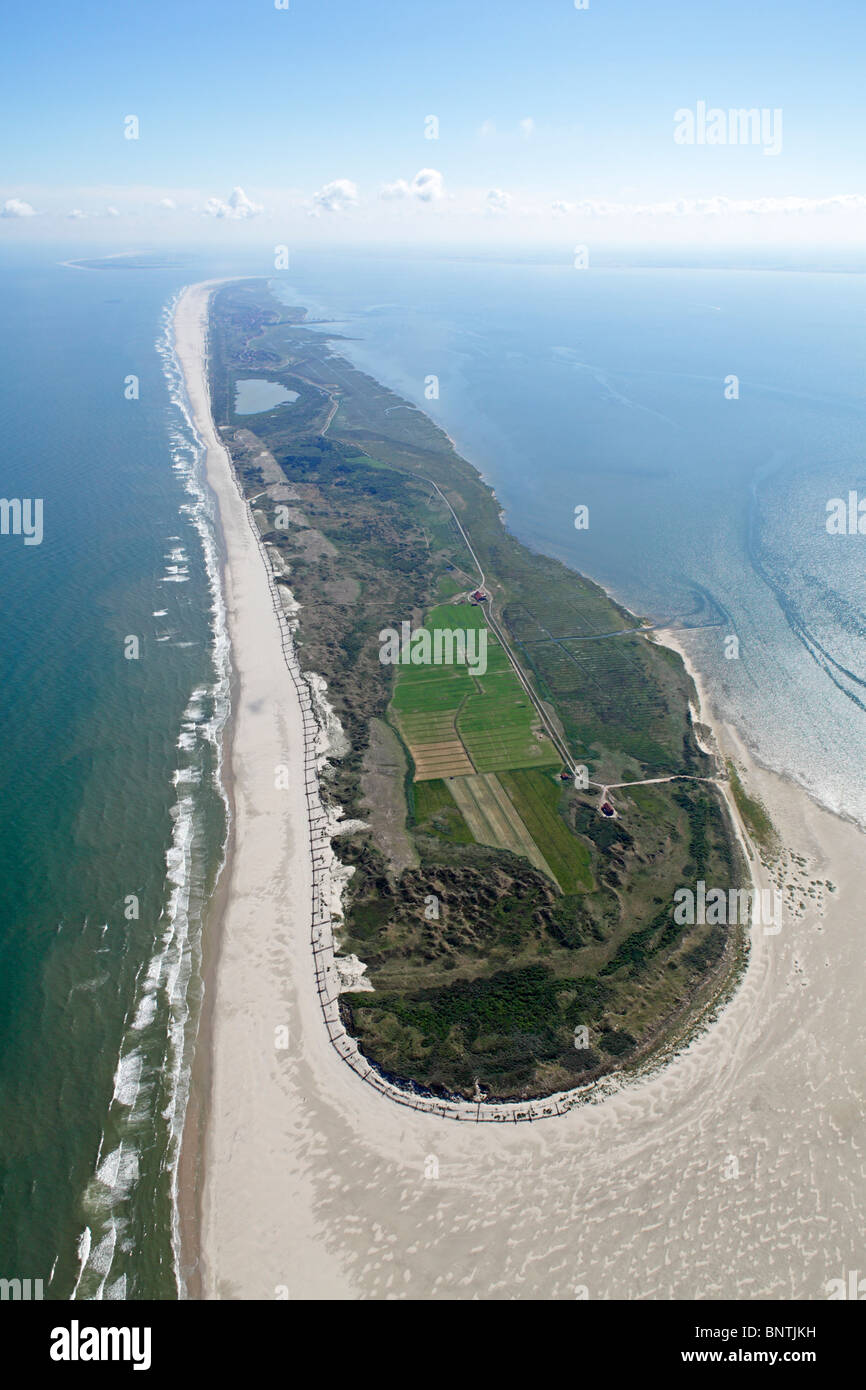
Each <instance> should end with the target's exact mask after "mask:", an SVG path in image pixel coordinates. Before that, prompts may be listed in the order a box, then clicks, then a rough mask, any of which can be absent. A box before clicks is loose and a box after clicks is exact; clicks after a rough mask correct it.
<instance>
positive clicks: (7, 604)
mask: <svg viewBox="0 0 866 1390" xmlns="http://www.w3.org/2000/svg"><path fill="white" fill-rule="evenodd" d="M57 260H58V257H57V256H56V253H55V254H53V255H45V254H41V255H37V254H36V253H32V255H31V256H30V258H28V256H27V255H26V254H25V253H22V252H18V253H16V254H14V255H13V254H12V253H10V252H5V253H4V255H3V257H2V259H0V306H2V321H3V324H4V334H3V340H2V344H0V354H2V362H0V380H2V383H3V391H2V402H3V403H2V466H0V495H2V496H3V497H5V498H7V499H12V498H16V499H34V500H35V499H41V502H42V509H43V537H42V541H41V544H34V545H25V543H24V538H23V536H22V535H14V534H7V535H2V536H0V583H2V603H0V711H2V728H3V751H2V760H0V1277H3V1278H8V1279H12V1278H21V1279H31V1280H42V1281H43V1289H44V1296H45V1297H46V1298H60V1299H66V1298H70V1297H72V1296H73V1295H74V1296H76V1297H79V1298H99V1297H115V1298H123V1297H137V1298H141V1297H158V1298H172V1297H175V1296H176V1295H177V1293H178V1291H179V1290H180V1289H182V1283H183V1271H182V1269H181V1268H180V1260H179V1252H178V1241H177V1232H176V1220H175V1214H174V1211H175V1209H174V1185H175V1181H176V1162H177V1149H178V1138H179V1133H180V1125H181V1121H182V1118H183V1112H184V1105H185V1099H186V1090H187V1084H188V1063H189V1057H190V1045H191V1042H192V1033H193V1028H194V1020H195V1015H196V1008H197V1002H198V995H199V986H198V980H197V965H198V952H199V947H200V927H201V909H202V903H203V901H204V899H205V897H206V895H207V893H208V892H209V891H210V888H211V887H212V884H213V882H214V877H215V874H216V872H217V870H218V867H219V864H220V861H221V855H222V849H223V844H224V839H225V830H226V811H225V806H224V801H223V797H222V794H221V791H220V787H219V780H218V771H219V769H218V759H219V754H218V739H219V732H220V728H221V725H222V721H223V720H224V718H225V715H226V710H227V690H228V684H227V655H226V649H225V639H224V631H223V621H222V614H221V600H220V599H219V594H218V586H215V580H216V576H217V572H218V571H217V551H216V545H217V539H216V535H215V529H214V522H213V516H212V510H211V503H210V501H209V495H208V494H207V493H206V491H205V490H204V488H203V485H202V483H201V479H200V471H199V462H198V449H197V446H196V441H195V438H194V436H193V434H192V432H191V429H190V427H189V425H188V422H187V421H186V420H185V418H184V413H183V410H182V408H181V399H182V397H181V393H180V391H179V378H178V375H177V371H176V367H175V366H174V365H173V363H172V357H171V351H170V341H169V337H168V334H167V326H168V317H167V311H168V309H169V307H170V305H171V303H172V301H173V299H174V297H175V296H176V294H177V291H178V289H179V288H180V287H181V286H182V285H183V284H185V283H188V282H190V281H191V280H195V279H198V278H201V275H200V273H199V272H197V271H196V270H194V269H193V270H191V269H190V267H189V266H185V265H177V266H168V267H165V268H162V269H153V270H147V271H142V270H138V271H134V270H123V269H117V270H112V271H105V272H103V271H92V270H76V269H72V268H69V267H66V266H62V265H60V264H58V263H57ZM133 376H134V377H137V378H138V387H137V398H136V390H135V386H134V383H132V382H130V381H129V378H130V377H133ZM131 639H134V640H131ZM136 644H137V656H136V655H135V651H136Z"/></svg>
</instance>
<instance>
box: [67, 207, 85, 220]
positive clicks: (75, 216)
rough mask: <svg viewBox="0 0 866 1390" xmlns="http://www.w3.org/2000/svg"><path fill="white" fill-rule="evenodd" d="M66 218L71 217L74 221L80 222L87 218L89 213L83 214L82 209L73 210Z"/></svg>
mask: <svg viewBox="0 0 866 1390" xmlns="http://www.w3.org/2000/svg"><path fill="white" fill-rule="evenodd" d="M66 216H67V217H71V218H72V219H73V220H74V221H78V220H79V219H80V218H82V217H86V216H87V213H86V212H82V211H81V208H73V209H72V211H71V212H68V213H67V214H66Z"/></svg>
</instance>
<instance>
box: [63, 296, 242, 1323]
mask: <svg viewBox="0 0 866 1390" xmlns="http://www.w3.org/2000/svg"><path fill="white" fill-rule="evenodd" d="M176 302H177V300H176V299H175V300H173V301H172V302H171V303H170V304H169V305H168V306H167V307H166V309H165V310H164V314H163V325H162V332H161V334H160V337H159V340H158V342H157V344H156V349H157V352H158V354H159V356H160V358H161V360H162V364H163V369H164V373H165V377H166V380H167V383H168V389H169V396H170V399H171V402H172V406H173V410H174V415H173V418H172V420H171V422H170V425H169V446H170V456H171V467H172V469H173V470H174V471H175V472H176V473H177V474H178V475H179V476H180V477H181V479H182V481H183V484H184V488H185V491H186V494H187V500H186V501H185V502H183V503H182V504H181V507H180V512H181V514H182V515H183V516H184V517H185V518H187V519H188V520H189V521H190V522H191V523H192V525H193V527H194V529H195V531H196V533H197V535H198V538H199V542H200V544H201V550H202V556H203V559H204V566H205V572H206V576H207V584H208V590H209V594H210V628H211V664H212V669H213V679H212V681H211V682H210V683H209V684H208V685H201V684H199V685H197V686H196V687H195V688H194V689H193V690H192V691H191V692H190V695H189V698H188V701H187V704H186V707H185V709H184V711H183V717H182V720H181V727H180V730H179V732H178V736H177V740H176V748H177V752H178V763H177V766H176V767H175V770H174V773H173V776H172V781H173V785H174V787H175V790H176V800H175V803H174V805H173V807H172V808H171V818H172V833H171V841H170V844H169V846H168V848H167V850H166V855H165V870H166V872H165V882H166V899H165V904H164V907H163V912H162V916H161V919H160V922H159V924H158V930H157V933H156V937H155V940H154V943H153V948H152V950H151V952H150V954H149V957H148V958H147V960H146V961H145V963H144V964H143V965H142V967H141V969H140V971H139V973H138V980H137V984H136V988H135V996H134V1002H133V1006H132V1009H131V1011H130V1017H129V1018H128V1021H127V1026H126V1029H125V1037H124V1040H123V1042H122V1044H121V1048H120V1052H119V1055H118V1060H117V1064H116V1068H115V1074H114V1088H113V1095H112V1099H111V1105H110V1107H109V1112H108V1119H107V1124H106V1129H105V1132H104V1133H103V1137H102V1140H101V1141H100V1145H99V1153H98V1155H97V1162H96V1168H95V1172H94V1177H93V1179H92V1180H91V1182H90V1184H89V1185H88V1188H87V1191H86V1193H85V1195H84V1199H83V1207H84V1213H85V1218H86V1223H87V1224H86V1226H85V1229H84V1231H83V1232H82V1235H81V1237H80V1239H79V1247H78V1254H79V1273H78V1278H77V1280H76V1284H75V1292H74V1293H73V1295H72V1296H73V1298H76V1297H83V1298H97V1299H98V1298H102V1297H106V1298H119V1297H125V1296H128V1290H130V1288H131V1287H132V1288H134V1282H135V1278H134V1273H133V1274H132V1285H130V1277H129V1276H128V1274H127V1272H126V1271H125V1270H122V1271H118V1270H117V1269H116V1264H117V1261H118V1255H119V1254H123V1255H125V1254H126V1253H128V1252H129V1251H131V1250H132V1248H133V1242H131V1240H130V1239H129V1238H128V1237H127V1238H124V1239H119V1237H120V1236H122V1235H123V1233H124V1232H125V1231H127V1229H128V1226H129V1219H130V1215H131V1212H132V1203H133V1202H134V1199H135V1195H136V1185H137V1183H138V1181H139V1176H140V1172H141V1164H140V1153H141V1150H142V1148H143V1147H144V1146H145V1145H146V1146H147V1147H148V1148H150V1147H152V1145H153V1142H154V1134H155V1133H156V1136H157V1142H158V1143H160V1144H164V1156H163V1159H162V1168H163V1170H164V1172H165V1173H166V1175H167V1178H168V1187H169V1193H170V1202H171V1245H172V1255H173V1266H174V1278H175V1285H176V1288H177V1291H178V1294H179V1295H181V1296H182V1294H183V1284H182V1276H181V1268H180V1233H179V1217H178V1209H177V1197H178V1194H177V1169H178V1160H179V1155H180V1144H181V1137H182V1132H183V1123H184V1118H185V1114H186V1107H187V1102H188V1098H189V1079H190V1067H191V1061H192V1048H193V1044H194V1040H195V1031H196V1027H197V1001H198V999H199V998H200V992H201V975H200V965H201V926H202V910H203V907H204V900H205V891H206V889H205V876H206V873H207V864H206V862H205V855H206V848H207V847H206V846H205V845H204V844H203V821H202V816H203V808H202V802H201V799H200V798H201V794H202V789H203V788H206V790H207V791H209V792H210V794H211V795H212V794H213V793H214V791H215V792H216V793H217V795H218V796H219V797H220V799H221V801H222V805H223V809H224V816H225V824H226V826H227V825H228V816H229V806H228V798H227V796H226V793H225V790H224V787H223V783H222V733H223V729H224V726H225V723H226V719H227V717H228V713H229V692H230V667H229V638H228V629H227V623H226V613H225V607H224V603H223V598H222V590H221V585H220V567H219V552H218V546H217V539H216V537H217V529H216V518H215V511H214V505H213V501H212V498H211V494H210V492H209V490H208V489H207V485H206V482H205V478H204V470H203V449H202V445H201V441H200V439H199V438H198V436H197V435H196V432H195V430H194V428H193V425H192V420H191V416H190V412H189V408H188V404H187V401H186V397H185V392H184V387H183V378H182V373H181V369H180V364H179V363H178V361H177V358H176V355H175V352H174V340H173V315H174V309H175V305H176ZM167 539H168V541H169V547H170V548H169V549H168V550H167V552H166V555H165V561H166V565H165V572H164V574H163V575H162V576H161V577H160V579H159V582H161V583H185V582H187V581H188V579H189V577H190V560H189V557H188V555H187V551H186V549H185V548H184V546H183V544H182V543H181V538H180V537H177V536H170V537H168V538H167ZM167 614H168V610H167V609H158V610H156V612H155V613H154V616H155V617H166V616H167ZM170 635H171V634H169V636H170ZM224 854H225V842H224V843H223V847H222V853H221V862H220V865H219V867H218V869H217V871H216V872H217V873H218V872H219V871H220V870H221V867H222V862H223V860H224ZM193 984H195V989H194V990H192V989H191V986H192V985H193ZM191 994H192V996H193V997H192V998H191ZM160 1131H161V1137H160ZM109 1133H110V1134H111V1136H112V1139H111V1146H110V1150H109V1152H108V1153H107V1155H106V1156H105V1157H104V1158H103V1157H102V1152H103V1148H104V1146H105V1144H106V1136H107V1135H108V1134H109ZM112 1275H114V1276H115V1277H111V1276H112Z"/></svg>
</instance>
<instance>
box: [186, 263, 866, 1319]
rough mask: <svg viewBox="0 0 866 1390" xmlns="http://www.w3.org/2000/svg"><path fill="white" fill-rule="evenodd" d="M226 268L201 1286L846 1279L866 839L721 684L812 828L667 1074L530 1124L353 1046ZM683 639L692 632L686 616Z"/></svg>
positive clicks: (865, 1136)
mask: <svg viewBox="0 0 866 1390" xmlns="http://www.w3.org/2000/svg"><path fill="white" fill-rule="evenodd" d="M211 283H212V282H211ZM210 292H211V284H210V283H209V284H205V285H200V286H193V287H192V288H191V289H189V290H187V291H186V292H185V293H184V295H183V296H182V298H181V300H180V302H179V304H178V307H177V310H176V315H175V334H176V350H177V353H178V357H179V360H180V362H181V365H182V367H183V371H184V374H185V378H186V384H187V390H188V394H189V399H190V403H191V406H192V410H193V413H194V417H195V424H196V428H197V430H198V432H199V434H200V436H201V437H202V439H203V440H204V442H205V445H206V448H207V476H208V481H209V483H210V486H211V487H212V489H213V491H214V494H215V496H216V498H217V503H218V507H219V519H220V523H221V527H222V532H223V541H224V547H225V572H224V583H225V591H226V602H227V609H228V617H229V626H230V635H231V643H232V665H233V670H234V690H233V714H232V728H231V740H230V744H229V745H228V748H227V752H228V757H229V783H230V790H231V796H232V803H233V826H232V841H231V845H230V853H229V858H228V860H227V865H226V869H225V872H224V876H223V883H222V888H221V898H220V909H221V921H220V922H219V923H218V924H217V923H212V930H214V931H216V932H217V933H218V944H217V941H216V940H214V941H212V942H211V943H210V945H209V950H210V953H211V956H212V958H213V961H214V971H213V972H212V982H211V985H210V988H211V995H210V1000H209V1015H210V1025H209V1027H208V1028H207V1029H206V1030H205V1031H203V1033H202V1046H207V1047H209V1056H208V1066H207V1067H206V1068H205V1074H206V1075H207V1076H208V1095H207V1097H206V1099H205V1102H204V1105H203V1108H202V1117H203V1122H204V1149H203V1163H202V1165H201V1172H202V1173H203V1189H202V1191H201V1193H200V1194H199V1195H200V1211H201V1224H200V1232H199V1237H200V1249H201V1266H200V1275H201V1285H202V1291H203V1293H204V1295H205V1296H206V1297H209V1298H266V1299H273V1298H314V1299H320V1298H321V1299H342V1298H408V1299H437V1298H450V1299H454V1298H460V1299H463V1298H467V1299H471V1298H480V1299H485V1298H495V1299H499V1298H504V1299H508V1298H533V1299H541V1298H544V1299H549V1298H564V1299H575V1298H578V1299H582V1298H590V1299H606V1298H627V1299H671V1298H673V1299H693V1298H698V1299H715V1298H739V1299H754V1298H759V1297H768V1298H793V1299H813V1298H823V1297H826V1296H827V1295H826V1285H827V1283H828V1281H829V1280H831V1279H834V1278H840V1277H844V1276H845V1274H846V1272H847V1271H850V1270H853V1269H862V1268H863V1252H862V1236H861V1232H862V1226H863V1206H864V1198H863V1192H864V1177H866V1171H864V1170H866V1125H864V1118H863V1113H862V1111H863V1107H862V1096H863V1090H864V1084H866V1061H864V1058H866V1048H864V1042H866V1021H864V1010H863V1008H862V1003H861V998H860V993H861V987H860V984H859V972H860V969H861V968H862V965H861V957H862V949H861V944H860V937H861V931H862V928H861V923H860V916H861V913H860V904H861V902H862V901H863V900H864V890H866V855H864V853H863V851H864V848H866V840H864V836H863V834H862V833H861V832H860V831H859V830H858V829H857V828H856V827H855V826H853V825H851V824H849V823H847V822H844V821H842V820H840V819H838V818H837V817H834V816H832V815H830V814H829V813H828V812H825V811H823V810H822V809H820V808H819V807H818V806H816V805H815V804H814V803H813V802H812V801H811V800H810V799H809V798H808V797H807V796H806V794H805V793H804V792H802V791H801V790H800V789H799V788H797V787H795V786H793V785H792V784H790V783H788V782H786V781H784V780H783V779H781V778H779V777H777V776H775V775H774V774H772V773H770V772H767V771H765V770H763V769H761V768H759V767H757V766H756V765H755V764H754V763H753V761H752V759H751V758H750V756H749V753H748V750H747V749H746V748H745V747H743V746H742V744H741V742H740V741H739V739H738V737H737V735H736V732H735V731H734V730H732V729H730V728H729V727H727V726H725V725H723V724H720V723H718V722H717V721H715V720H714V719H713V711H712V706H711V692H708V691H707V690H706V689H701V688H700V685H699V693H700V697H701V704H702V718H703V720H704V722H706V723H711V724H712V727H713V732H714V736H715V738H716V741H717V743H718V744H719V747H720V749H721V751H722V752H723V754H726V755H728V756H732V757H733V758H734V759H735V761H736V762H737V763H738V765H739V766H740V767H741V769H742V771H743V777H744V781H745V783H746V785H747V788H748V789H749V790H750V791H754V792H755V793H757V795H759V796H760V798H761V799H762V800H763V801H764V803H765V805H766V806H767V808H768V810H769V813H770V815H771V817H772V819H773V821H774V823H775V825H776V827H777V829H778V831H779V833H780V835H781V837H782V840H783V842H784V844H785V845H786V846H787V847H788V850H789V851H790V852H791V854H796V855H799V856H802V863H800V861H799V860H794V859H793V858H792V857H791V854H789V856H788V857H787V859H786V861H785V865H784V872H785V875H786V879H787V882H788V889H789V893H788V898H787V899H786V902H788V903H789V904H790V905H791V910H790V912H787V913H786V916H785V919H784V922H783V926H782V930H781V931H780V932H779V933H778V934H774V935H769V934H766V933H765V932H764V931H763V930H762V929H761V928H758V929H756V932H755V935H754V939H753V948H752V953H751V958H750V963H749V967H748V971H747V974H746V977H745V979H744V982H743V984H742V986H741V988H740V989H739V991H738V992H737V994H736V996H735V997H734V999H733V1000H732V1001H731V1002H730V1004H728V1005H727V1006H726V1007H725V1008H724V1010H723V1011H722V1012H721V1015H720V1017H719V1018H718V1020H717V1021H716V1022H715V1023H714V1024H713V1026H712V1027H711V1028H709V1029H708V1030H707V1031H705V1032H704V1033H702V1034H701V1035H700V1036H698V1037H696V1038H695V1039H694V1040H693V1041H692V1043H691V1044H690V1046H689V1047H688V1048H687V1049H686V1050H685V1051H683V1052H682V1053H681V1054H680V1055H679V1056H677V1057H676V1058H675V1059H674V1060H673V1061H672V1062H671V1063H670V1064H669V1065H668V1066H666V1067H665V1068H664V1069H662V1070H659V1071H657V1072H656V1073H655V1074H654V1075H652V1076H649V1077H647V1078H645V1079H643V1080H639V1081H636V1082H635V1083H633V1084H629V1085H626V1086H624V1087H622V1088H621V1089H619V1090H618V1091H616V1093H615V1094H613V1095H610V1096H608V1097H607V1098H605V1099H603V1100H600V1101H599V1102H598V1103H594V1104H586V1105H582V1106H580V1107H578V1108H576V1109H574V1110H572V1111H571V1112H570V1113H568V1114H566V1115H564V1116H557V1117H554V1118H550V1119H541V1120H538V1121H536V1122H534V1123H532V1124H520V1125H517V1124H513V1125H492V1124H479V1125H476V1124H471V1123H460V1124H455V1123H453V1122H449V1121H446V1120H443V1119H441V1118H439V1117H437V1116H435V1115H431V1114H426V1113H418V1112H415V1111H413V1110H410V1109H407V1108H405V1107H403V1106H399V1105H397V1104H395V1103H394V1102H393V1101H392V1100H391V1099H389V1098H388V1097H387V1096H383V1095H380V1094H378V1093H377V1092H376V1091H375V1090H373V1089H372V1088H371V1087H370V1086H369V1085H365V1084H364V1082H363V1081H362V1080H361V1079H360V1078H359V1077H358V1076H356V1075H355V1073H354V1072H353V1071H352V1069H351V1068H350V1067H349V1066H347V1065H346V1063H345V1062H344V1061H343V1060H342V1059H341V1057H340V1056H339V1055H338V1052H337V1051H336V1050H335V1048H334V1046H333V1045H332V1042H331V1039H330V1037H329V1035H328V1031H327V1029H326V1027H325V1023H324V1021H323V1016H322V1009H321V1007H320V1003H319V997H318V995H317V992H316V973H315V969H314V963H313V952H312V949H311V944H310V902H311V893H312V873H313V869H312V856H311V852H310V846H309V838H308V818H307V804H306V800H305V795H304V778H303V765H304V764H303V758H304V731H303V714H302V709H301V704H300V701H299V698H298V694H297V690H296V687H295V685H294V683H293V681H292V678H291V675H290V672H289V670H288V668H287V666H286V662H285V659H284V655H283V649H282V641H283V634H282V633H281V630H280V626H281V625H280V620H279V617H278V615H277V614H276V612H275V611H274V607H273V603H272V600H271V592H270V587H269V579H268V573H267V569H266V565H265V562H264V561H263V559H262V554H261V551H260V548H259V545H258V543H257V540H256V537H255V535H254V532H253V526H252V523H251V520H250V516H249V512H248V510H247V508H246V506H245V504H244V502H243V501H242V499H241V497H240V494H239V492H238V490H237V487H236V485H235V483H234V479H233V476H232V471H231V464H230V460H229V457H228V455H227V452H226V450H225V449H224V447H223V446H222V444H221V443H220V441H219V437H218V435H217V434H216V431H215V429H214V427H213V424H212V421H211V418H210V410H209V402H208V392H207V384H206V376H205V357H204V344H205V324H206V313H207V303H208V298H209V295H210ZM663 640H665V641H670V640H672V639H671V638H670V635H669V634H666V635H665V636H664V639H663ZM673 640H675V641H677V643H678V644H679V645H680V646H681V648H682V650H683V652H684V655H685V656H686V658H688V655H689V653H688V637H687V634H685V635H684V634H679V635H678V636H677V637H676V638H675V639H673ZM695 675H696V676H697V678H698V681H699V674H698V673H697V672H695ZM279 769H288V772H289V775H288V777H285V776H280V775H279ZM753 867H754V868H755V871H756V873H757V874H758V875H759V879H760V881H761V882H762V883H766V884H769V883H770V882H771V879H770V877H768V876H767V874H766V870H764V869H763V867H761V866H760V864H759V863H758V862H757V861H753ZM827 880H829V881H830V882H831V883H832V884H833V885H834V887H835V891H830V890H828V889H826V888H825V887H824V886H823V885H824V882H825V881H827ZM816 882H820V884H821V885H822V886H821V887H820V889H819V888H815V887H814V886H813V885H814V884H815V883H816ZM801 903H802V907H801V906H800V904H801ZM280 1030H285V1032H281V1031H280ZM189 1166H190V1165H189V1164H188V1167H189Z"/></svg>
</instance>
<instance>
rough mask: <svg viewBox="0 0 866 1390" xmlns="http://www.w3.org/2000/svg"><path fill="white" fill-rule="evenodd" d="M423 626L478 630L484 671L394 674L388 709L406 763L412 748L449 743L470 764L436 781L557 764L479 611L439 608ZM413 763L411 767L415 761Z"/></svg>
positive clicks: (416, 669) (408, 669)
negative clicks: (484, 638) (462, 752)
mask: <svg viewBox="0 0 866 1390" xmlns="http://www.w3.org/2000/svg"><path fill="white" fill-rule="evenodd" d="M424 626H425V627H426V628H427V630H428V631H429V632H431V633H434V632H435V631H436V630H437V629H440V630H445V629H449V628H450V629H452V630H460V629H462V630H465V631H469V630H470V629H472V630H479V631H480V630H484V631H485V632H486V634H487V653H486V670H485V671H484V674H483V675H472V674H471V673H470V669H469V667H468V666H467V665H452V666H444V665H442V666H434V665H425V666H410V665H401V666H399V667H398V668H397V681H396V685H395V689H394V696H393V699H392V702H391V710H392V714H393V716H394V717H395V720H396V722H397V724H398V726H399V728H400V732H401V733H402V735H403V737H404V739H405V741H406V743H407V745H408V746H409V749H410V751H411V752H412V753H413V757H414V756H415V753H416V749H417V748H418V746H419V745H424V744H430V743H441V742H444V741H445V740H447V739H449V738H452V739H459V742H460V743H461V744H462V746H463V749H464V750H465V753H466V754H467V755H468V757H469V759H470V760H471V764H472V766H471V767H465V768H463V769H460V768H458V767H456V766H455V767H454V768H453V769H443V775H459V773H460V771H461V770H462V771H464V772H466V773H469V772H472V771H473V770H474V771H477V772H497V771H499V770H500V769H501V768H512V767H553V766H555V765H557V764H558V762H559V757H558V754H557V752H556V749H555V748H554V747H553V744H552V743H551V742H550V739H549V738H548V737H547V735H546V734H545V733H543V731H542V729H541V723H540V720H539V718H538V715H537V713H536V711H535V709H534V708H533V705H532V702H531V700H530V699H529V696H528V695H527V694H526V691H525V690H524V689H523V687H522V685H521V684H520V682H519V680H518V679H517V677H516V675H515V674H514V671H513V670H512V668H511V664H510V662H509V660H508V657H507V655H506V653H505V652H504V651H503V649H502V647H501V646H500V644H499V642H497V640H496V638H495V637H494V635H493V634H492V633H491V632H490V631H489V630H488V629H487V627H486V624H485V622H484V617H483V614H482V613H481V611H480V609H478V608H476V607H473V606H472V605H470V604H442V605H440V606H439V607H437V608H434V609H433V610H432V612H431V613H430V615H429V617H428V619H427V621H426V623H425V624H424ZM415 761H416V765H417V764H418V761H419V760H418V758H417V757H416V759H415Z"/></svg>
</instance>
